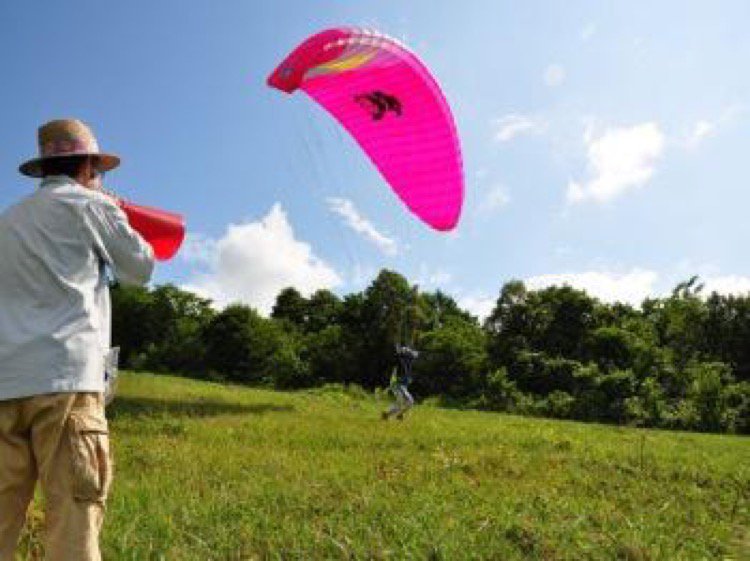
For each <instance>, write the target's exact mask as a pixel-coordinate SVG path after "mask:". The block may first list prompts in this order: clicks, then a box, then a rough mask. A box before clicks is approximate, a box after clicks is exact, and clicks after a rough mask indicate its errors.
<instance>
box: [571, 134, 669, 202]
mask: <svg viewBox="0 0 750 561" xmlns="http://www.w3.org/2000/svg"><path fill="white" fill-rule="evenodd" d="M584 142H585V143H586V145H587V155H588V171H589V174H590V176H591V177H590V179H589V180H588V181H585V182H583V183H580V182H577V181H571V182H570V183H569V184H568V193H567V198H568V202H570V203H579V202H583V201H587V200H593V201H596V202H606V201H610V200H612V199H614V198H616V197H618V196H619V195H622V194H623V193H625V192H626V191H629V190H631V189H637V188H639V187H642V186H643V185H645V184H646V183H647V182H648V181H649V179H651V177H652V176H653V174H654V170H655V165H656V161H657V160H658V159H659V158H660V157H661V155H662V153H663V151H664V134H663V133H662V131H661V129H660V128H659V126H658V125H657V124H656V123H653V122H649V123H642V124H640V125H635V126H632V127H622V128H612V129H609V130H606V131H605V132H604V133H603V134H602V135H601V136H598V137H594V134H593V132H592V131H591V130H587V132H586V133H585V134H584Z"/></svg>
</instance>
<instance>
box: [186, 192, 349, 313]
mask: <svg viewBox="0 0 750 561" xmlns="http://www.w3.org/2000/svg"><path fill="white" fill-rule="evenodd" d="M192 243H193V246H194V247H193V248H192V249H190V250H189V251H188V254H187V258H188V260H189V261H191V260H192V261H193V262H198V263H203V264H205V265H206V270H204V271H202V272H198V273H195V274H194V275H193V276H192V278H190V279H189V280H188V281H187V282H186V283H185V284H186V285H185V287H184V288H185V289H187V290H191V291H193V292H196V293H197V294H201V295H203V296H205V297H207V298H211V299H212V300H213V301H214V302H215V303H216V305H218V306H225V305H227V304H230V303H233V302H241V303H243V304H248V305H250V306H253V307H254V308H256V309H258V310H259V311H260V312H262V313H265V314H268V313H270V311H271V308H272V307H273V304H274V301H275V299H276V296H277V295H278V293H279V292H280V291H281V290H282V289H283V288H286V287H288V286H293V287H295V288H296V289H297V290H299V291H300V292H301V293H302V294H305V295H309V294H312V293H313V292H314V291H315V290H318V289H320V288H334V287H336V286H339V285H340V284H341V282H342V281H341V278H340V277H339V275H338V273H337V272H336V271H335V270H334V269H333V268H332V267H331V266H330V265H328V264H327V263H325V262H324V261H323V260H322V259H320V258H319V257H317V256H316V255H315V254H314V253H313V250H312V247H311V246H310V245H309V244H308V243H306V242H304V241H300V240H298V239H297V238H296V237H295V234H294V230H293V228H292V225H291V224H290V223H289V220H288V219H287V215H286V213H285V212H284V210H283V209H282V207H281V205H280V204H278V203H277V204H275V205H274V206H273V207H272V208H271V210H270V211H269V213H268V214H267V215H266V216H264V217H263V218H262V219H260V220H259V221H257V222H246V223H241V224H231V225H229V226H228V227H227V230H226V232H225V234H224V236H223V237H222V238H220V239H218V240H212V239H210V238H206V237H204V236H197V237H194V238H193V242H192ZM196 256H198V257H197V258H196Z"/></svg>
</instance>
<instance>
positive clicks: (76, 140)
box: [18, 119, 120, 177]
mask: <svg viewBox="0 0 750 561" xmlns="http://www.w3.org/2000/svg"><path fill="white" fill-rule="evenodd" d="M38 137H39V157H38V158H34V159H33V160H29V161H28V162H26V163H24V164H21V166H20V167H19V168H18V171H20V172H21V173H22V174H24V175H27V176H29V177H42V166H41V164H42V162H44V161H45V160H51V159H53V158H69V157H71V156H95V157H96V167H97V169H98V170H99V171H109V170H112V169H114V168H116V167H117V166H119V165H120V158H118V157H117V156H113V155H111V154H103V153H101V152H100V151H99V143H97V141H96V137H95V136H94V133H93V132H91V129H90V128H89V127H88V125H86V124H85V123H83V122H82V121H79V120H77V119H61V120H58V121H50V122H49V123H46V124H44V125H42V126H41V127H39V132H38Z"/></svg>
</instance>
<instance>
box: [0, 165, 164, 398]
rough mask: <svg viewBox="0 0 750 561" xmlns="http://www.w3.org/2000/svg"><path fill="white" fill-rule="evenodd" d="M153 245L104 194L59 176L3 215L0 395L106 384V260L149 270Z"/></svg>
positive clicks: (142, 276) (132, 276)
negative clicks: (134, 228)
mask: <svg viewBox="0 0 750 561" xmlns="http://www.w3.org/2000/svg"><path fill="white" fill-rule="evenodd" d="M153 267H154V255H153V250H152V249H151V246H150V245H149V244H148V243H147V242H146V241H145V240H143V238H141V236H140V235H139V234H138V233H136V232H135V231H134V230H133V229H132V228H131V227H130V225H129V224H128V221H127V218H126V216H125V214H124V213H123V211H122V210H121V209H120V208H119V207H118V206H117V205H116V204H115V203H114V202H113V201H112V199H110V198H109V197H107V196H106V195H104V194H102V193H100V192H97V191H92V190H90V189H86V188H84V187H83V186H81V185H79V184H78V183H76V182H75V181H73V180H72V179H69V178H67V177H64V176H55V177H48V178H46V179H45V180H44V181H43V182H42V185H41V187H40V188H39V189H38V190H37V191H35V192H34V193H33V194H32V195H30V196H29V197H27V198H26V199H24V200H22V201H21V202H20V203H18V204H16V205H15V206H13V207H11V208H9V209H8V210H6V211H5V212H4V213H2V214H1V215H0V400H4V399H13V398H19V397H27V396H32V395H42V394H48V393H56V392H102V391H104V358H105V355H106V353H107V352H108V349H109V346H110V344H111V342H110V337H111V335H110V334H111V304H110V298H109V285H108V282H107V268H109V269H110V270H111V271H112V272H113V274H114V275H115V277H116V278H117V279H118V280H119V281H120V282H122V283H126V284H145V283H146V282H148V280H149V278H150V277H151V273H152V271H153Z"/></svg>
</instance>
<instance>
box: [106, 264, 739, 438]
mask: <svg viewBox="0 0 750 561" xmlns="http://www.w3.org/2000/svg"><path fill="white" fill-rule="evenodd" d="M112 300H113V340H114V344H116V345H119V346H120V347H121V360H122V363H123V366H124V367H126V368H129V369H134V370H149V371H154V372H169V373H180V374H183V375H186V376H191V377H198V378H203V379H211V380H223V381H230V382H235V383H242V384H249V385H264V386H272V387H275V388H279V389H296V388H308V387H314V386H320V385H324V384H345V385H348V384H356V385H359V386H361V387H363V388H366V389H368V390H374V389H376V388H382V387H384V386H386V385H387V384H388V380H389V378H390V373H391V371H392V369H393V367H394V366H395V355H394V345H395V344H396V343H409V344H413V345H415V346H416V348H418V349H419V351H420V353H421V355H420V358H419V360H418V361H417V362H416V363H415V367H414V374H415V377H414V382H413V386H412V388H413V391H414V393H415V394H416V395H417V396H420V397H422V398H425V397H432V398H434V399H435V400H437V401H439V402H440V403H442V404H445V405H451V406H457V407H469V408H477V409H486V410H494V411H506V412H512V413H517V414H524V415H538V416H547V417H555V418H561V419H576V420H583V421H597V422H606V423H618V424H631V425H636V426H646V427H663V428H671V429H682V430H696V431H711V432H732V433H741V434H749V433H750V295H747V296H729V295H720V294H716V293H712V294H703V287H702V286H701V285H700V283H699V281H698V279H697V278H693V279H690V280H689V281H687V282H684V283H681V284H680V285H678V286H677V287H676V288H675V289H674V291H673V292H672V294H671V295H670V296H669V297H665V298H653V299H647V300H645V301H644V302H643V304H642V305H641V306H640V307H634V306H630V305H627V304H620V303H617V304H608V303H604V302H601V301H599V300H597V299H596V298H593V297H591V296H589V295H588V294H586V293H585V292H583V291H581V290H577V289H574V288H571V287H567V286H563V287H550V288H545V289H542V290H529V289H527V287H526V286H525V285H524V284H523V283H522V282H520V281H512V282H509V283H507V284H505V285H504V286H503V288H502V290H501V291H500V294H499V296H498V298H497V302H496V304H495V307H494V309H493V311H492V313H491V314H490V316H489V317H488V318H487V319H486V320H485V321H484V322H480V321H479V320H478V319H477V318H476V317H474V316H472V315H471V314H470V313H469V312H467V311H465V310H463V309H461V307H460V306H459V305H458V304H457V302H456V300H455V299H453V298H452V297H451V296H449V295H447V294H445V293H444V292H441V291H434V292H420V291H418V290H417V288H416V287H415V286H412V285H411V284H410V283H409V282H408V280H407V279H406V278H405V277H403V276H402V275H400V274H398V273H396V272H393V271H388V270H383V271H381V272H380V274H379V275H378V276H377V277H376V278H375V279H374V280H373V282H372V283H371V284H370V285H369V286H368V287H367V288H366V289H365V290H363V291H362V292H357V293H353V294H349V295H346V296H344V297H343V298H341V297H339V296H337V295H336V294H334V293H332V292H331V291H328V290H319V291H317V292H315V293H314V294H312V295H311V296H309V297H304V296H303V295H301V294H300V293H299V292H298V291H297V290H295V289H294V288H287V289H284V290H283V291H281V293H280V294H279V295H278V297H277V298H276V302H275V305H274V307H273V311H272V313H271V316H270V317H269V318H266V317H263V316H262V315H261V314H259V313H258V312H257V311H256V310H254V309H252V308H251V307H248V306H245V305H241V304H233V305H230V306H228V307H226V308H224V309H223V310H216V309H215V308H214V307H212V303H211V301H210V300H207V299H205V298H201V297H200V296H197V295H195V294H192V293H190V292H187V291H185V290H181V289H179V288H177V287H175V286H172V285H164V286H159V287H156V288H153V289H149V288H140V287H136V288H134V287H116V288H115V289H114V290H113V292H112Z"/></svg>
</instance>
